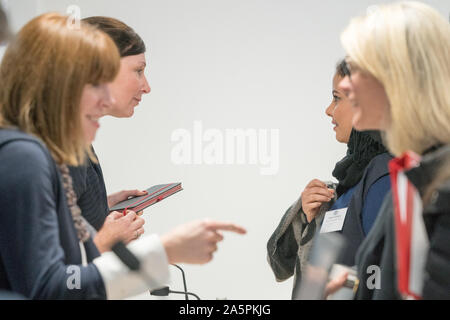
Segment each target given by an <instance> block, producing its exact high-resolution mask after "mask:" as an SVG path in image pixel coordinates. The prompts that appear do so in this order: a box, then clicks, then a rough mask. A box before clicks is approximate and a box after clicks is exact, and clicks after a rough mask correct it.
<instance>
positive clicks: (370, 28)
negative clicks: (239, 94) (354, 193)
mask: <svg viewBox="0 0 450 320" xmlns="http://www.w3.org/2000/svg"><path fill="white" fill-rule="evenodd" d="M341 40H342V43H343V46H344V48H345V50H346V52H347V54H348V58H347V65H348V69H349V70H350V76H348V77H346V78H345V79H344V80H343V81H342V82H341V83H340V87H341V88H342V90H344V91H345V92H346V94H347V95H348V97H349V99H350V100H351V101H352V104H353V106H354V116H353V125H354V127H355V128H356V129H359V130H369V129H379V130H383V131H384V132H385V140H386V144H387V146H388V149H389V150H390V151H391V152H392V154H394V155H395V156H397V157H398V158H396V159H394V160H392V161H391V163H390V170H391V180H392V183H393V184H392V189H393V193H392V195H391V194H389V195H388V196H387V197H386V199H385V202H384V204H383V206H382V208H381V211H380V214H379V216H378V218H377V221H376V222H375V225H374V227H373V229H372V231H371V233H370V234H369V235H368V237H367V238H366V240H365V241H364V242H363V244H362V245H361V247H360V249H359V252H358V256H357V263H358V274H359V278H360V285H359V290H358V293H357V298H360V299H398V298H424V299H443V298H444V299H450V246H449V245H448V244H449V241H450V205H449V203H450V202H449V199H450V192H449V190H450V175H449V170H448V168H449V166H450V147H449V143H450V90H449V89H448V85H449V83H450V54H449V52H450V25H449V23H448V21H447V20H446V19H445V18H444V17H443V16H441V15H440V14H439V13H438V12H437V11H436V10H434V9H432V8H431V7H429V6H428V5H425V4H423V3H418V2H400V3H394V4H388V5H383V6H379V7H375V9H374V10H372V11H371V12H370V13H369V14H367V15H366V16H364V17H359V18H356V19H354V20H352V22H351V23H350V25H349V26H348V27H347V29H346V30H345V31H344V33H343V34H342V38H341ZM402 177H406V179H405V180H402V181H405V182H404V183H403V184H402V183H401V181H400V180H401V179H402ZM402 188H403V189H402ZM403 190H408V192H407V193H405V191H403ZM412 199H415V200H414V201H413V200H412ZM403 204H406V205H403ZM414 210H416V211H415V212H419V215H417V216H414V213H413V212H414ZM413 217H419V218H418V219H416V220H414V219H413ZM408 224H409V225H408ZM421 236H422V237H421ZM371 266H377V267H379V269H378V270H379V274H375V275H374V274H373V272H369V271H368V270H369V269H370V267H371ZM344 279H345V275H344V276H342V277H341V278H340V279H339V280H336V281H334V282H332V283H330V284H329V286H328V289H329V291H334V290H335V288H336V286H339V284H340V283H342V282H343V281H344Z"/></svg>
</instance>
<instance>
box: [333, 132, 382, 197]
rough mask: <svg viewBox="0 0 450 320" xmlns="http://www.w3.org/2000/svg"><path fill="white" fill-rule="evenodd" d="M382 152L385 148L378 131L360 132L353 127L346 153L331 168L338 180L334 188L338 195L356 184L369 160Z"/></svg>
mask: <svg viewBox="0 0 450 320" xmlns="http://www.w3.org/2000/svg"><path fill="white" fill-rule="evenodd" d="M384 152H387V150H386V148H385V147H384V145H383V143H382V141H381V135H380V132H379V131H365V132H360V131H356V130H355V129H353V130H352V133H351V134H350V139H349V141H348V144H347V155H346V156H345V157H344V158H343V159H342V160H341V161H339V162H338V163H336V166H335V167H334V170H333V176H334V177H335V178H336V179H337V180H338V182H339V184H338V186H337V189H336V191H337V195H338V197H339V196H341V195H342V194H343V193H345V192H346V191H347V190H348V189H350V188H351V187H353V186H354V185H356V184H357V183H358V182H359V181H360V180H361V178H362V175H363V173H364V170H365V169H366V167H367V165H368V164H369V162H370V161H371V160H372V159H373V158H374V157H375V156H377V155H379V154H381V153H384Z"/></svg>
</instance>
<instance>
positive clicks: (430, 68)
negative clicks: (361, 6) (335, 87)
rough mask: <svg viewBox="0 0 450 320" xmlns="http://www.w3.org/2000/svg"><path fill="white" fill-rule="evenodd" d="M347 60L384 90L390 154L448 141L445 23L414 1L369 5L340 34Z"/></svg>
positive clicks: (449, 40)
mask: <svg viewBox="0 0 450 320" xmlns="http://www.w3.org/2000/svg"><path fill="white" fill-rule="evenodd" d="M341 41H342V44H343V46H344V49H345V50H346V52H347V54H348V56H349V58H350V60H352V61H353V62H354V63H355V64H356V65H357V66H358V67H359V68H361V69H362V70H363V72H367V73H369V74H371V75H372V76H374V77H375V78H376V79H377V80H378V81H380V82H381V84H382V85H383V86H384V89H385V91H386V94H387V96H388V99H389V103H390V113H391V124H390V125H389V128H388V129H387V130H386V142H387V147H388V149H389V150H390V151H391V152H392V153H393V154H394V155H397V156H398V155H400V154H402V153H403V152H404V151H406V150H412V151H414V152H416V153H419V154H422V153H423V152H424V151H425V150H427V149H428V148H430V147H431V146H434V145H438V144H448V143H450V90H449V85H450V25H449V23H448V21H447V20H446V19H445V18H444V17H443V16H441V15H440V14H439V13H438V12H437V11H436V10H434V9H433V8H431V7H429V6H428V5H425V4H423V3H419V2H399V3H393V4H387V5H381V6H378V7H375V9H374V10H372V12H371V13H368V14H367V15H366V16H363V17H358V18H355V19H353V20H352V21H351V23H350V25H349V26H348V27H347V28H346V30H345V31H344V32H343V34H342V36H341Z"/></svg>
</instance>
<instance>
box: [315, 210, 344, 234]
mask: <svg viewBox="0 0 450 320" xmlns="http://www.w3.org/2000/svg"><path fill="white" fill-rule="evenodd" d="M347 209H348V208H342V209H338V210H332V211H327V212H326V213H325V217H324V218H323V223H322V228H321V229H320V233H327V232H334V231H341V230H342V227H343V226H344V221H345V215H346V214H347Z"/></svg>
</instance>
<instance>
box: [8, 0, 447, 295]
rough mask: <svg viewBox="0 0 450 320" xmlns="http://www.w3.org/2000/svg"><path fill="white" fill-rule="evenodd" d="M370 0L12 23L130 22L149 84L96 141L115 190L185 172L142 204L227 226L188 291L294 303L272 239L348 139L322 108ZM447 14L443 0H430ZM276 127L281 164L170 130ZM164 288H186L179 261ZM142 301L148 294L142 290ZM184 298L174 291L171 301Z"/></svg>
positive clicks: (35, 7)
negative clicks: (132, 108)
mask: <svg viewBox="0 0 450 320" xmlns="http://www.w3.org/2000/svg"><path fill="white" fill-rule="evenodd" d="M383 2H386V1H377V0H351V1H350V0H346V1H335V0H321V1H311V0H309V1H306V0H305V1H303V0H296V1H294V0H226V1H225V0H191V1H186V0H165V1H161V0H160V1H157V0H150V1H142V0H127V1H118V0H114V1H106V0H95V1H92V0H79V1H76V0H36V1H32V0H14V1H5V0H3V4H4V5H6V7H7V8H8V9H9V14H10V17H11V21H12V25H13V28H14V29H15V30H17V29H18V28H20V27H21V26H22V25H23V24H24V23H25V22H26V21H27V20H29V19H30V18H32V17H34V16H36V15H37V14H40V13H43V12H47V11H59V12H65V11H66V8H67V7H68V6H69V5H72V4H75V5H78V6H79V7H80V8H81V13H82V17H87V16H91V15H105V16H111V17H116V18H118V19H121V20H123V21H124V22H126V23H127V24H129V25H131V26H132V27H133V28H134V29H135V30H136V31H137V32H138V33H139V34H140V35H141V37H142V38H143V39H144V41H145V42H146V44H147V46H148V48H149V49H150V50H149V52H148V54H147V59H148V61H149V68H148V70H147V76H148V78H149V81H150V85H151V87H152V93H151V94H150V95H148V96H146V97H144V100H143V102H142V103H141V105H140V106H139V107H138V108H137V109H136V113H135V116H134V117H133V118H132V119H122V120H118V119H113V118H105V119H103V120H102V123H101V124H102V128H101V129H100V132H99V134H98V136H97V140H96V142H95V148H96V151H97V153H98V155H99V158H100V161H101V164H102V167H103V171H104V174H105V179H106V183H107V188H108V191H109V192H114V191H118V190H121V189H126V188H142V189H144V188H147V187H150V186H151V185H154V184H158V183H166V182H175V181H181V182H182V183H183V187H184V189H185V190H184V191H183V192H181V193H179V194H177V195H175V196H173V197H172V198H169V199H167V200H165V201H164V202H163V203H160V204H158V205H155V206H153V207H151V208H150V209H149V210H147V211H146V213H145V218H146V230H147V232H156V233H159V234H162V233H164V232H166V231H168V230H170V229H171V228H172V227H173V226H175V225H178V224H181V223H183V222H187V221H190V220H194V219H201V218H204V217H209V218H212V219H219V220H226V221H233V222H236V223H238V224H241V225H243V226H245V227H246V228H247V229H248V234H247V235H246V236H238V235H234V234H226V235H225V240H224V242H222V243H221V244H220V245H219V251H218V252H217V253H216V254H215V257H214V260H213V261H212V262H211V263H209V264H207V265H205V266H188V265H186V266H185V271H186V274H187V282H188V288H189V290H191V291H193V292H195V293H197V294H198V295H199V296H200V297H201V298H204V299H216V298H227V299H246V300H247V299H248V300H253V299H289V298H290V294H291V288H292V280H288V281H286V282H285V283H276V281H275V279H274V276H273V274H272V271H271V270H270V267H269V266H268V263H267V262H266V243H267V240H268V238H269V237H270V235H271V233H272V231H273V230H274V228H275V227H276V226H277V224H278V222H279V220H280V218H281V216H282V215H283V213H284V211H285V210H286V209H287V207H288V206H289V205H290V204H291V203H292V202H293V201H294V200H295V199H296V198H297V197H298V196H299V194H300V193H301V191H302V190H303V188H304V186H305V185H306V184H307V183H308V181H309V180H311V179H312V178H319V179H331V171H332V169H333V167H334V163H335V162H336V161H337V160H338V159H340V158H341V157H342V156H343V155H344V153H345V146H344V145H340V144H338V143H337V142H336V141H335V140H334V132H333V131H332V127H331V123H330V122H331V121H330V119H328V118H327V117H326V116H325V113H324V110H325V107H326V106H327V105H328V103H329V102H330V99H331V78H332V75H333V72H334V66H335V63H336V62H337V60H338V59H339V58H340V57H342V56H343V55H344V52H343V49H342V48H341V46H340V42H339V34H340V32H341V31H342V30H343V29H344V27H345V26H346V25H347V24H348V22H349V20H350V18H351V17H352V16H355V15H359V14H362V13H364V12H365V10H366V8H367V7H368V6H369V5H372V4H378V3H383ZM424 2H426V3H429V4H431V5H432V6H433V7H435V8H436V9H438V10H439V11H440V12H441V13H442V14H444V15H445V16H447V17H448V14H449V11H450V2H448V1H444V0H433V1H431V0H430V1H424ZM195 120H200V121H202V123H203V126H204V128H205V129H207V128H216V129H219V130H221V131H222V132H224V130H225V129H234V128H253V129H279V130H280V167H279V171H278V173H277V174H276V175H273V176H262V175H260V173H259V167H258V166H255V165H222V166H220V165H213V166H207V165H189V166H180V165H175V164H173V163H172V162H171V157H170V155H171V150H172V148H173V146H174V145H175V143H174V142H172V141H171V134H172V132H173V131H174V130H176V129H177V128H185V129H188V130H190V131H191V132H192V130H193V129H192V127H193V123H194V121H195ZM172 275H173V276H172V287H173V289H174V290H177V289H181V288H182V282H181V277H180V275H179V273H178V270H176V269H174V270H173V272H172ZM140 298H149V297H148V295H147V294H145V295H142V296H140ZM173 298H174V299H176V298H183V296H180V297H173Z"/></svg>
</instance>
